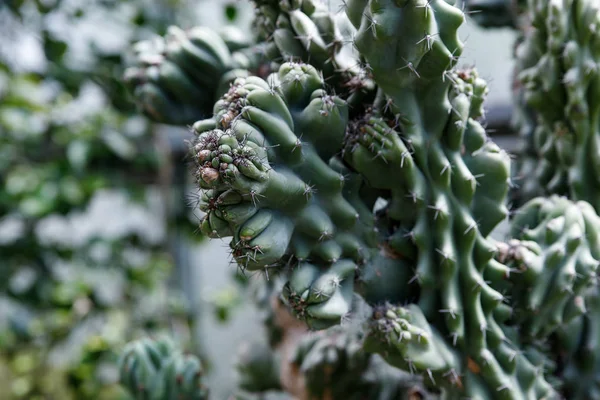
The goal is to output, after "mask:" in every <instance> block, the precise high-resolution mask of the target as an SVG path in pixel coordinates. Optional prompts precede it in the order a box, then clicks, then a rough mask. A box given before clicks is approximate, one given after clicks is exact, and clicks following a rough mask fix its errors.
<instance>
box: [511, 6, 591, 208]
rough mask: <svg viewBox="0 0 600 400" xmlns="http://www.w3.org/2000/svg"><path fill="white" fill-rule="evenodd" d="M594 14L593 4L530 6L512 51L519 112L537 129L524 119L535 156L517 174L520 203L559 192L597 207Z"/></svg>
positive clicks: (528, 152)
mask: <svg viewBox="0 0 600 400" xmlns="http://www.w3.org/2000/svg"><path fill="white" fill-rule="evenodd" d="M598 13H599V11H598V3H597V2H595V1H588V0H564V1H551V2H549V1H537V0H536V1H533V0H532V1H529V3H528V17H529V20H530V23H531V28H530V29H528V31H527V32H526V35H525V38H524V40H523V41H522V43H520V44H519V45H518V47H517V51H516V55H517V70H518V71H519V74H518V76H517V79H518V82H519V84H520V85H521V90H522V91H523V97H522V103H520V104H519V105H518V107H520V108H524V109H527V108H529V109H530V110H531V111H532V112H533V113H534V118H535V119H534V120H533V121H535V125H534V126H532V124H531V120H529V121H527V120H524V121H523V122H522V124H527V123H528V122H529V126H530V129H531V130H532V132H531V133H529V139H528V140H527V144H526V147H525V149H524V157H527V155H533V159H529V160H525V161H524V162H523V163H522V164H521V165H520V170H518V171H517V176H518V177H519V178H521V179H520V180H519V182H518V183H519V184H520V185H519V186H520V187H519V189H518V196H519V198H518V200H519V201H520V202H524V201H527V200H529V199H530V198H532V197H534V196H539V195H548V194H560V195H567V196H568V197H569V198H571V199H573V200H584V201H587V202H589V203H590V204H591V205H592V206H594V208H595V209H596V210H598V209H599V206H600V203H599V201H600V200H599V199H600V180H598V177H597V176H598V172H599V171H600V164H599V162H598V160H600V157H599V155H600V134H599V133H598V129H599V128H598V118H597V115H598V110H599V107H600V102H599V101H598V99H597V98H596V94H597V93H600V87H599V85H600V79H599V78H598V60H599V57H600V52H599V51H598V45H599V43H600V37H599V36H598V30H597V29H596V28H595V26H596V24H597V23H598ZM525 112H526V111H525ZM520 128H521V130H522V131H523V130H524V131H527V127H520ZM527 146H528V147H527ZM521 180H522V182H521Z"/></svg>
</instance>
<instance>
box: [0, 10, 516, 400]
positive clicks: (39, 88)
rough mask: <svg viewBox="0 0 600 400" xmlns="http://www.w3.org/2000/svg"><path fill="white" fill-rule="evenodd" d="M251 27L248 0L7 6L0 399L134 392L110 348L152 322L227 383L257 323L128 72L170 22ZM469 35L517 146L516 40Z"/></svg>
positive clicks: (503, 125)
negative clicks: (145, 43) (127, 82)
mask: <svg viewBox="0 0 600 400" xmlns="http://www.w3.org/2000/svg"><path fill="white" fill-rule="evenodd" d="M330 3H331V4H330V7H331V8H332V9H338V6H339V4H338V2H336V1H331V2H330ZM251 20H252V7H251V5H250V4H249V2H247V1H244V0H232V1H224V0H0V388H1V389H0V400H5V399H6V400H9V399H10V400H12V399H35V400H37V399H40V400H41V399H44V400H46V399H51V400H55V399H60V400H69V399H127V397H126V395H125V393H124V392H122V391H121V390H120V388H119V387H118V385H117V384H116V380H117V377H118V371H117V370H116V366H115V365H116V363H115V362H116V360H117V357H118V351H119V349H120V348H121V347H122V346H123V345H124V344H125V343H126V342H127V341H129V340H131V339H133V338H136V337H139V336H141V335H143V334H144V333H146V332H160V331H166V332H169V334H170V335H174V336H176V338H177V339H178V340H179V341H181V342H182V343H185V347H186V349H187V350H188V351H192V352H194V353H196V354H198V355H200V356H201V357H202V359H203V361H204V363H205V364H206V365H207V374H208V380H207V382H208V384H209V385H210V386H211V388H212V389H211V390H212V393H213V398H215V399H225V398H227V395H228V393H229V390H230V389H231V388H233V387H234V386H235V375H234V373H233V369H232V362H233V360H234V356H235V352H236V348H237V347H238V345H239V344H240V343H241V342H242V341H243V340H244V339H246V338H250V337H259V336H261V335H262V333H261V329H262V328H261V325H260V319H259V317H258V316H257V312H256V310H255V309H254V308H253V306H252V304H251V303H249V302H248V301H247V300H244V299H243V294H242V293H240V289H239V286H238V285H236V283H235V282H236V267H235V266H234V265H232V264H230V263H229V256H228V252H227V249H228V241H226V240H223V241H220V240H211V241H208V240H204V238H203V237H202V236H201V235H200V233H199V232H198V230H197V225H198V222H199V220H200V218H201V214H200V211H199V210H197V209H196V207H195V204H196V203H197V199H198V193H197V192H196V191H195V190H194V188H193V184H192V181H191V177H190V175H189V174H188V166H187V161H186V143H185V140H186V139H187V138H189V133H188V132H187V130H186V129H182V128H176V127H170V126H165V125H158V124H152V123H150V122H149V121H148V120H146V119H145V118H144V117H142V116H141V114H139V113H138V110H137V109H136V106H135V104H134V103H133V101H132V98H131V97H130V96H129V94H128V93H127V92H126V90H125V88H124V87H123V85H122V83H121V77H122V73H123V70H124V67H125V66H126V65H127V63H128V61H129V60H130V57H131V55H130V53H129V51H130V50H129V49H130V46H131V44H132V43H134V42H136V41H138V40H142V39H147V38H151V37H152V36H154V35H162V34H164V33H165V31H166V28H167V27H168V26H169V25H178V26H180V27H182V28H189V27H192V26H195V25H205V26H209V27H211V28H214V29H219V28H221V27H223V26H225V25H228V24H233V25H236V26H238V27H241V28H242V29H249V25H250V22H251ZM462 38H463V40H465V41H466V49H465V53H464V56H463V63H464V64H467V65H475V66H476V67H477V68H478V70H479V72H480V75H481V76H482V77H484V78H485V79H487V80H488V82H489V86H490V95H489V96H488V102H487V121H488V126H489V128H490V129H491V131H492V136H493V137H494V139H495V140H496V141H497V142H498V143H499V144H500V145H501V146H502V147H504V148H506V149H507V150H509V151H512V150H514V149H515V144H516V140H515V137H514V136H513V134H512V133H511V131H510V129H509V124H510V115H511V105H510V103H511V93H510V81H511V71H512V47H513V41H514V34H513V32H511V31H509V30H494V31H484V30H481V29H480V28H478V27H476V26H475V24H474V22H469V23H467V24H466V25H465V26H464V27H463V28H462ZM497 234H498V235H501V234H502V232H501V230H500V231H499V232H498V233H497Z"/></svg>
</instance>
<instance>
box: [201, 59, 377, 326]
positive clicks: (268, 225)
mask: <svg viewBox="0 0 600 400" xmlns="http://www.w3.org/2000/svg"><path fill="white" fill-rule="evenodd" d="M347 120H348V106H347V104H346V102H344V101H343V100H342V99H341V98H340V97H338V96H332V95H329V94H327V92H326V91H325V90H324V89H323V80H322V77H321V76H320V75H319V74H318V72H317V71H316V69H315V68H314V67H312V66H310V65H308V64H298V63H285V64H283V65H282V66H281V67H280V69H279V71H278V73H276V74H273V75H271V76H270V77H269V78H268V79H267V80H262V79H260V78H257V77H248V78H238V79H237V80H236V81H235V82H234V83H233V84H232V86H231V88H230V89H229V91H228V92H227V93H226V94H225V95H224V96H223V97H222V98H221V99H220V100H219V101H218V102H217V103H216V104H215V107H214V118H213V119H211V120H207V121H203V122H198V123H196V124H195V125H194V127H195V132H196V134H197V138H196V139H195V140H194V142H193V144H192V146H191V152H192V158H193V160H194V161H195V167H194V168H195V175H196V177H197V182H198V185H199V186H200V187H201V188H202V189H205V191H206V192H205V195H204V201H203V205H202V206H201V207H202V209H203V211H204V212H206V216H205V217H204V219H203V221H202V223H201V228H202V231H203V232H205V233H206V234H208V235H209V236H211V237H226V236H232V237H233V240H232V241H231V248H232V254H233V256H234V258H235V260H236V262H237V263H238V265H240V267H241V268H242V270H248V271H263V272H264V273H265V274H267V275H268V274H272V275H275V274H277V273H281V272H283V271H284V270H287V269H289V270H290V271H293V272H292V276H295V275H297V274H302V273H303V272H302V271H304V269H305V268H308V267H307V266H308V265H310V268H313V269H314V270H316V271H318V273H317V274H316V275H315V276H314V277H313V278H314V281H310V282H308V283H307V284H308V285H309V286H310V287H308V286H307V287H306V288H303V290H302V291H301V292H298V290H297V289H296V288H293V287H292V288H290V289H291V290H288V291H285V290H284V301H285V302H286V303H287V304H289V305H290V307H291V308H292V309H293V310H294V312H295V313H296V314H297V315H298V316H299V317H301V318H304V319H306V321H307V322H308V323H309V325H311V326H312V327H314V328H315V329H322V328H324V327H327V326H330V325H332V324H337V323H339V322H340V320H341V318H343V317H344V316H345V315H346V314H347V313H348V312H349V310H350V307H351V303H352V296H353V293H354V280H355V273H356V270H357V266H358V265H359V264H361V263H364V262H365V260H366V259H367V258H369V256H370V255H369V253H368V252H366V251H363V249H367V248H369V246H368V245H367V242H370V243H374V237H375V236H376V232H374V231H373V228H372V220H370V219H369V215H370V211H369V210H368V208H367V207H366V206H365V205H364V203H363V202H362V200H361V199H360V198H359V196H358V191H359V189H360V187H361V179H360V177H358V176H356V175H355V174H352V173H351V172H350V171H349V170H348V169H347V168H346V167H345V166H344V165H343V163H342V162H341V160H340V159H339V158H338V156H337V154H338V153H339V146H341V142H342V139H343V137H344V133H345V127H346V124H347ZM324 143H326V145H324V146H322V148H320V151H317V148H316V146H317V145H320V144H324ZM335 143H337V148H336V147H335ZM361 215H363V216H364V217H365V219H364V220H363V221H361V220H360V219H361ZM334 283H335V284H334ZM311 285H312V286H311ZM288 288H289V285H288ZM305 291H307V292H306V293H304V292H305ZM303 296H304V297H303Z"/></svg>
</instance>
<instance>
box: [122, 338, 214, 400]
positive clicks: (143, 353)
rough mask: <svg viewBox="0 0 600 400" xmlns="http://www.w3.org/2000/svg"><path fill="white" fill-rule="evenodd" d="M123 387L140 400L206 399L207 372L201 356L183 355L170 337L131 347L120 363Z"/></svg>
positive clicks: (138, 343)
mask: <svg viewBox="0 0 600 400" xmlns="http://www.w3.org/2000/svg"><path fill="white" fill-rule="evenodd" d="M119 364H120V370H121V384H122V385H123V386H125V387H126V388H127V389H128V390H129V391H130V393H132V394H133V396H134V398H135V399H139V400H170V399H181V400H205V399H207V398H208V389H207V388H206V387H205V386H204V385H203V384H202V376H203V369H202V364H201V363H200V361H199V360H198V358H197V357H195V356H193V355H186V354H182V353H181V351H180V350H179V348H178V347H177V346H176V345H175V344H174V343H173V342H171V341H170V339H168V338H158V339H149V338H144V339H139V340H137V341H134V342H131V343H129V344H127V346H126V347H125V349H124V350H123V354H122V356H121V360H120V361H119Z"/></svg>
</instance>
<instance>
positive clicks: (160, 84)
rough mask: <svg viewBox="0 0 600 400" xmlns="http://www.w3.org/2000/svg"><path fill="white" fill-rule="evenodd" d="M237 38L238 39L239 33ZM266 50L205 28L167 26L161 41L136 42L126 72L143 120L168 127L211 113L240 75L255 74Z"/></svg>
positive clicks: (190, 122) (227, 33)
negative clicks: (149, 120) (133, 64)
mask: <svg viewBox="0 0 600 400" xmlns="http://www.w3.org/2000/svg"><path fill="white" fill-rule="evenodd" d="M238 36H239V35H238ZM265 52H266V49H265V48H264V46H262V45H258V46H251V45H250V44H249V43H246V42H241V43H240V42H239V40H238V38H237V36H236V35H233V34H232V32H231V29H230V30H229V31H226V32H225V33H224V34H223V35H222V36H221V35H219V34H217V33H216V32H214V31H212V30H211V29H209V28H205V27H195V28H192V29H190V30H188V31H183V30H181V29H179V28H177V27H175V26H172V27H170V28H169V30H168V32H167V34H166V36H165V37H164V38H158V39H156V40H147V41H143V42H140V43H137V44H136V46H135V48H134V53H135V57H136V62H137V65H136V66H132V67H130V68H128V69H127V70H126V71H125V77H124V80H125V82H126V83H127V84H128V85H129V87H130V90H131V92H132V93H133V95H134V98H135V100H136V102H137V103H138V105H139V107H140V108H141V110H142V111H143V112H144V114H145V115H146V116H148V117H149V118H151V119H152V120H154V121H156V122H161V123H167V124H172V125H185V124H192V123H193V122H195V121H197V120H198V119H201V118H205V117H207V116H209V115H210V114H211V111H212V106H213V104H214V102H215V100H216V99H217V98H218V97H219V96H220V95H221V94H222V93H223V92H224V91H225V90H227V88H228V87H229V83H230V82H231V81H233V80H234V79H235V78H236V77H238V76H248V75H249V72H248V71H247V70H252V71H253V72H254V73H257V72H258V70H259V69H260V67H261V66H262V65H263V64H264V55H265Z"/></svg>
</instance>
